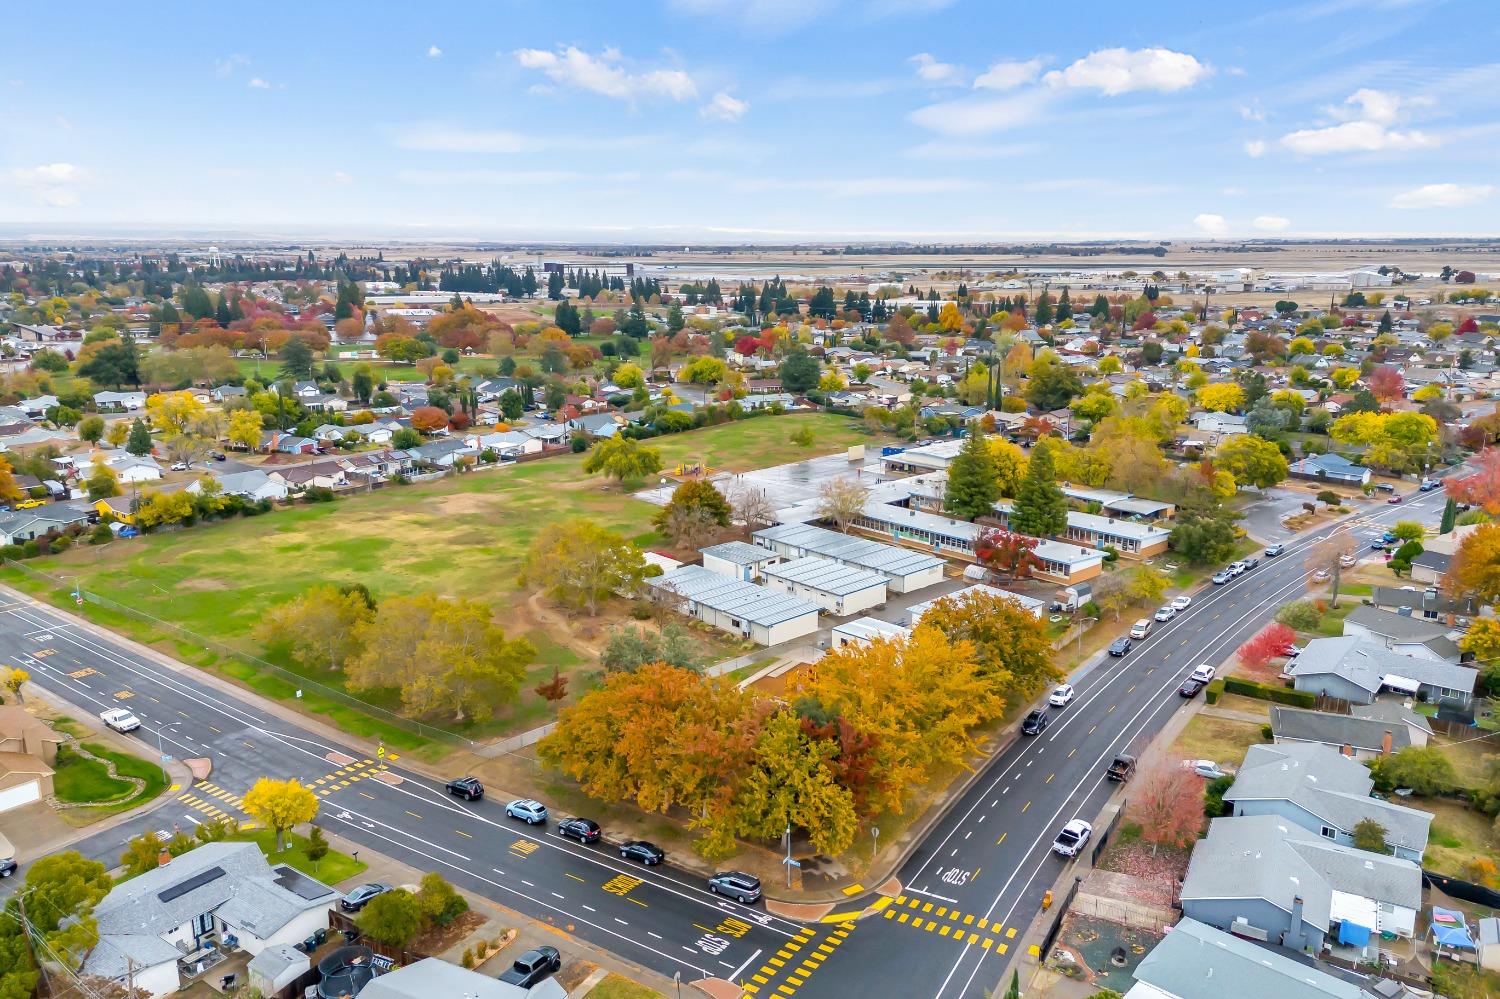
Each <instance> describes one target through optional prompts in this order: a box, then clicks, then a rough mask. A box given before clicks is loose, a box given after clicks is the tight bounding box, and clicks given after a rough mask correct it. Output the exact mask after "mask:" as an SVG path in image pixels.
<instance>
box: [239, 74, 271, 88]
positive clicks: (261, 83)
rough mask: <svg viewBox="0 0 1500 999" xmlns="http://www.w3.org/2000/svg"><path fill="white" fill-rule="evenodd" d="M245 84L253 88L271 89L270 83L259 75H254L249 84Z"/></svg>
mask: <svg viewBox="0 0 1500 999" xmlns="http://www.w3.org/2000/svg"><path fill="white" fill-rule="evenodd" d="M245 86H247V87H249V88H250V89H251V90H270V89H271V85H270V84H269V83H267V82H266V81H265V80H262V79H261V78H260V77H258V76H252V77H250V82H249V83H247V84H245Z"/></svg>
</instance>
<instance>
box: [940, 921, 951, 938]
mask: <svg viewBox="0 0 1500 999" xmlns="http://www.w3.org/2000/svg"><path fill="white" fill-rule="evenodd" d="M952 929H953V927H951V926H949V925H948V924H947V923H944V924H943V928H942V929H940V930H938V936H940V937H945V936H947V935H948V933H949V932H950V931H951V930H952Z"/></svg>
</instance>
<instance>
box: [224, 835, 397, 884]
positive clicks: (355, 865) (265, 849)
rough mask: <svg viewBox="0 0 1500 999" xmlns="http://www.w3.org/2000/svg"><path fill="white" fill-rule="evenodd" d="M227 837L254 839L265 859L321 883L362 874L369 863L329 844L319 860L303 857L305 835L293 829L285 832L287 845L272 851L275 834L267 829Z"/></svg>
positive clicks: (237, 839) (247, 841)
mask: <svg viewBox="0 0 1500 999" xmlns="http://www.w3.org/2000/svg"><path fill="white" fill-rule="evenodd" d="M229 839H231V840H235V841H238V842H244V843H254V844H255V845H257V846H259V847H260V852H261V853H264V854H265V855H266V859H267V860H269V861H270V862H271V863H273V864H286V865H287V866H288V867H292V868H294V869H296V870H299V871H301V872H302V873H303V874H306V875H307V876H308V877H311V878H317V879H318V880H319V881H321V882H323V883H324V884H325V885H330V886H332V885H336V884H338V883H339V882H340V881H346V880H348V879H349V878H352V877H355V876H357V875H360V874H363V873H364V872H365V869H366V868H367V867H369V866H370V865H369V864H366V863H365V862H364V861H363V860H355V859H354V858H353V857H351V856H349V855H348V854H347V853H340V852H339V851H337V850H335V849H333V848H331V847H330V848H329V850H328V853H327V854H326V855H324V857H323V859H321V860H319V861H316V862H314V861H312V860H309V859H308V858H307V837H306V836H299V835H298V834H297V833H293V832H289V833H287V834H286V843H287V848H286V849H285V850H283V851H282V852H280V853H277V852H276V834H275V833H274V832H272V831H271V830H270V829H253V830H251V831H249V832H237V833H235V834H234V835H232V836H230V837H229Z"/></svg>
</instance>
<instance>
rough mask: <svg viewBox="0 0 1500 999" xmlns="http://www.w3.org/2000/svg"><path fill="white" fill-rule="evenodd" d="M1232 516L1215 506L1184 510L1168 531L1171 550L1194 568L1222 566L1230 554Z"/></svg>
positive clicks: (1187, 507)
mask: <svg viewBox="0 0 1500 999" xmlns="http://www.w3.org/2000/svg"><path fill="white" fill-rule="evenodd" d="M1236 540H1237V538H1236V536H1235V530H1234V514H1232V513H1230V512H1229V511H1226V510H1223V509H1220V508H1218V507H1216V506H1212V507H1211V506H1202V505H1200V506H1184V507H1183V508H1181V509H1179V510H1178V513H1177V523H1176V525H1175V526H1174V527H1173V528H1172V537H1171V544H1172V548H1173V550H1175V551H1177V552H1180V553H1181V554H1182V556H1183V557H1184V558H1186V559H1187V560H1188V561H1190V562H1192V563H1194V564H1195V565H1211V564H1213V563H1215V562H1222V561H1224V560H1225V559H1227V558H1228V557H1229V556H1230V555H1232V554H1233V553H1234V544H1235V541H1236Z"/></svg>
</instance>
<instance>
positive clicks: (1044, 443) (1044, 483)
mask: <svg viewBox="0 0 1500 999" xmlns="http://www.w3.org/2000/svg"><path fill="white" fill-rule="evenodd" d="M1010 529H1011V530H1012V531H1016V532H1018V533H1020V534H1029V535H1031V536H1032V537H1033V538H1046V537H1050V536H1052V535H1054V534H1062V533H1063V532H1064V531H1066V530H1067V529H1068V500H1067V497H1065V496H1064V495H1063V491H1062V489H1061V488H1060V487H1059V486H1058V484H1057V466H1056V465H1055V463H1054V460H1053V456H1052V443H1051V442H1050V441H1048V440H1047V439H1046V438H1043V439H1042V440H1039V441H1037V442H1036V446H1035V447H1034V448H1032V449H1031V460H1030V461H1028V462H1027V463H1026V477H1025V478H1023V479H1022V480H1021V485H1020V486H1019V487H1018V488H1017V489H1016V505H1015V508H1014V509H1013V510H1012V511H1011V514H1010Z"/></svg>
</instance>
